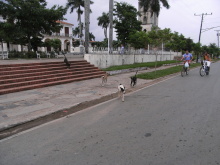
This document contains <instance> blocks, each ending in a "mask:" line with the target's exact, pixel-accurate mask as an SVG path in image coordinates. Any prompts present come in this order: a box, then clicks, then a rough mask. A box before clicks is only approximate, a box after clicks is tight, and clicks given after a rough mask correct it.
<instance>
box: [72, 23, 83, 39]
mask: <svg viewBox="0 0 220 165" xmlns="http://www.w3.org/2000/svg"><path fill="white" fill-rule="evenodd" d="M81 29H83V23H81ZM73 36H77V37H78V38H81V37H83V33H80V27H79V26H77V27H75V29H73Z"/></svg>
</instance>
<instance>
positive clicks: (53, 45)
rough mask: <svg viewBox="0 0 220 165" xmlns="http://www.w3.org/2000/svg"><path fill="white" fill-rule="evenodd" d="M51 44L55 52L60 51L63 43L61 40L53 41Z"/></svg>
mask: <svg viewBox="0 0 220 165" xmlns="http://www.w3.org/2000/svg"><path fill="white" fill-rule="evenodd" d="M50 43H51V46H52V47H53V48H54V50H55V51H59V48H60V47H61V41H60V40H59V39H51V40H50Z"/></svg>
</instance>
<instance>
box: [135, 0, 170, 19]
mask: <svg viewBox="0 0 220 165" xmlns="http://www.w3.org/2000/svg"><path fill="white" fill-rule="evenodd" d="M160 3H162V4H163V6H164V7H165V8H167V9H169V8H170V5H169V4H168V1H167V0H139V4H140V6H141V7H143V9H144V12H147V11H148V10H150V12H151V16H153V13H156V15H157V16H158V15H159V13H160V8H161V6H160Z"/></svg>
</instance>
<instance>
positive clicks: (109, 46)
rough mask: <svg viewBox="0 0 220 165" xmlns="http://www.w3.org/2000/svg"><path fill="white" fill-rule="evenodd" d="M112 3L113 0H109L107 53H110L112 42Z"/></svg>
mask: <svg viewBox="0 0 220 165" xmlns="http://www.w3.org/2000/svg"><path fill="white" fill-rule="evenodd" d="M113 4H114V0H109V36H108V48H109V50H108V53H109V54H112V42H113Z"/></svg>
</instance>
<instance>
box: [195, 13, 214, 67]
mask: <svg viewBox="0 0 220 165" xmlns="http://www.w3.org/2000/svg"><path fill="white" fill-rule="evenodd" d="M204 15H212V13H211V14H207V13H205V14H204V13H202V14H199V15H196V14H194V16H202V19H201V25H200V32H199V43H200V39H201V32H202V23H203V16H204ZM198 60H199V56H198V55H197V56H196V63H198Z"/></svg>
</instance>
